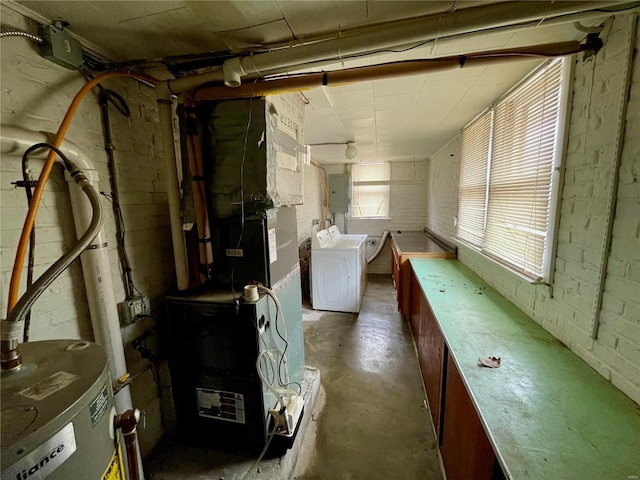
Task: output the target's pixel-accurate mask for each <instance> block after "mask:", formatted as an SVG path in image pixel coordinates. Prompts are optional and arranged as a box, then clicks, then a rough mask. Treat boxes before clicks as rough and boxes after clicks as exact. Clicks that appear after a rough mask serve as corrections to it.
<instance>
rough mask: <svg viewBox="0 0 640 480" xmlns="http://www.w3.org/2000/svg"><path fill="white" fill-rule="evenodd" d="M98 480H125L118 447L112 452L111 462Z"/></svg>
mask: <svg viewBox="0 0 640 480" xmlns="http://www.w3.org/2000/svg"><path fill="white" fill-rule="evenodd" d="M100 480H125V477H124V465H123V464H122V452H121V451H120V445H118V449H117V450H116V451H114V452H113V457H111V461H110V462H109V465H108V466H107V469H106V470H105V472H104V473H103V474H102V477H100Z"/></svg>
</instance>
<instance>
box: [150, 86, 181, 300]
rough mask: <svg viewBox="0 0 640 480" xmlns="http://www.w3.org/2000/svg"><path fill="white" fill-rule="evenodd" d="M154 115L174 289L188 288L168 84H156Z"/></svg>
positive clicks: (171, 105)
mask: <svg viewBox="0 0 640 480" xmlns="http://www.w3.org/2000/svg"><path fill="white" fill-rule="evenodd" d="M156 99H157V101H158V115H159V117H160V129H161V131H162V132H161V133H162V136H161V139H162V151H163V156H164V165H165V174H166V177H167V195H168V201H169V221H170V223H171V241H172V243H173V261H174V264H175V268H176V282H177V286H178V290H186V289H187V288H189V270H188V268H187V251H186V247H185V241H184V234H183V233H182V215H181V199H180V181H179V180H178V168H177V160H178V159H177V157H176V150H175V143H174V134H173V92H172V91H171V89H170V88H169V84H168V82H159V83H158V84H157V85H156Z"/></svg>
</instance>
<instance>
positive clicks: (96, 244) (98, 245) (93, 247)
mask: <svg viewBox="0 0 640 480" xmlns="http://www.w3.org/2000/svg"><path fill="white" fill-rule="evenodd" d="M106 246H107V242H103V243H94V244H92V245H89V246H88V247H87V248H86V250H97V249H98V248H105V247H106Z"/></svg>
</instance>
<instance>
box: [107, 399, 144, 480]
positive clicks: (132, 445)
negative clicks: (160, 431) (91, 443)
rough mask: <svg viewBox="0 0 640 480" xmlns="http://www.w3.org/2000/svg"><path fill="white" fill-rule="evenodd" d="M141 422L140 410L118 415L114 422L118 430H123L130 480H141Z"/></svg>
mask: <svg viewBox="0 0 640 480" xmlns="http://www.w3.org/2000/svg"><path fill="white" fill-rule="evenodd" d="M139 421H140V410H138V409H137V408H136V409H135V410H127V411H126V412H124V413H122V414H120V415H116V417H115V418H114V420H113V422H114V425H115V427H116V429H118V428H120V429H122V436H123V437H124V445H125V451H126V452H127V469H128V470H129V480H140V469H139V468H138V422H139Z"/></svg>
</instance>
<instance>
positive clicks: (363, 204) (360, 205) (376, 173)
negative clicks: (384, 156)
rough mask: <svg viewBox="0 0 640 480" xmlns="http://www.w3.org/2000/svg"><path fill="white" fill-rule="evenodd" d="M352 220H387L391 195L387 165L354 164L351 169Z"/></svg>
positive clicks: (389, 168)
mask: <svg viewBox="0 0 640 480" xmlns="http://www.w3.org/2000/svg"><path fill="white" fill-rule="evenodd" d="M351 177H352V180H353V188H352V197H351V217H352V218H388V217H389V196H390V193H391V186H390V180H391V165H390V164H389V163H355V164H353V166H352V169H351Z"/></svg>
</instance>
